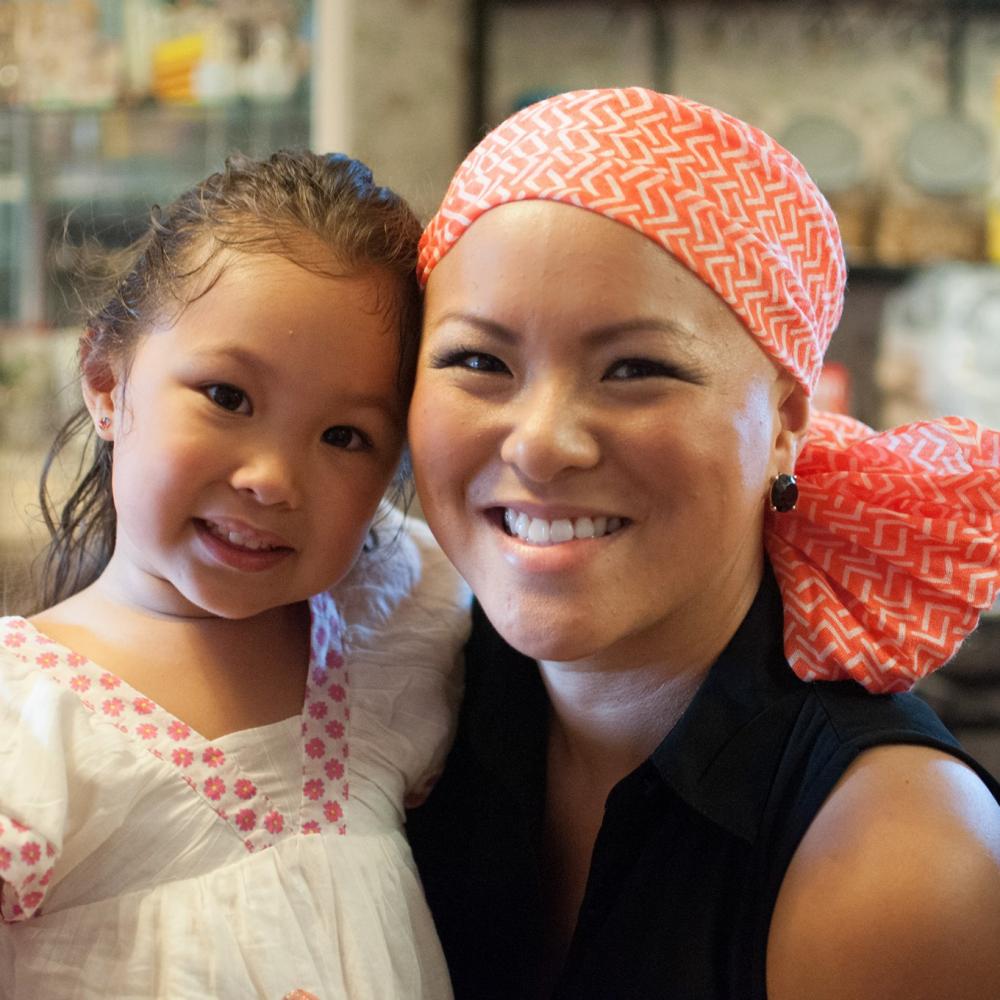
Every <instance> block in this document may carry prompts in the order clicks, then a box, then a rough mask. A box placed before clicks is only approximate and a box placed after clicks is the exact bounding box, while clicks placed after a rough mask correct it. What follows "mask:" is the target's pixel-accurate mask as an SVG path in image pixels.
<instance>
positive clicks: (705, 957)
mask: <svg viewBox="0 0 1000 1000" xmlns="http://www.w3.org/2000/svg"><path fill="white" fill-rule="evenodd" d="M781 619H782V609H781V597H780V594H779V592H778V588H777V585H776V583H775V581H774V578H773V576H772V575H771V573H770V572H768V573H767V574H766V575H765V580H764V582H763V584H762V586H761V589H760V591H759V593H758V595H757V597H756V600H755V602H754V604H753V606H752V608H751V609H750V611H749V613H748V614H747V617H746V619H745V620H744V622H743V624H742V625H741V626H740V628H739V630H738V631H737V633H736V635H735V636H734V637H733V639H732V640H731V641H730V643H729V645H728V647H727V648H726V649H725V651H724V652H723V653H722V655H721V656H720V657H719V659H718V661H717V662H716V663H715V664H714V665H713V666H712V668H711V670H710V671H709V673H708V675H707V677H706V679H705V681H704V683H703V684H702V686H701V688H700V689H699V691H698V693H697V694H696V696H695V698H694V699H693V701H692V703H691V705H690V706H689V707H688V709H687V711H686V712H685V714H684V715H683V716H682V717H681V719H680V720H679V722H678V723H677V724H676V725H675V726H674V727H673V729H672V730H671V731H670V732H669V733H668V734H667V736H666V738H665V739H664V740H663V742H662V743H661V744H660V746H659V747H658V748H657V750H656V751H655V752H654V753H653V755H652V756H651V757H650V758H649V759H648V760H647V761H645V762H644V763H643V764H642V765H641V766H640V767H639V768H637V769H636V770H635V771H634V772H633V773H632V774H630V775H628V776H627V777H626V778H624V779H623V780H622V781H621V782H619V783H618V785H616V786H615V788H614V789H613V790H612V792H611V794H610V796H609V797H608V801H607V805H606V809H605V814H604V821H603V825H602V827H601V829H600V832H599V834H598V837H597V842H596V844H595V848H594V854H593V859H592V864H591V869H590V874H589V878H588V882H587V888H586V893H585V896H584V899H583V903H582V905H581V908H580V913H579V917H578V922H577V926H576V931H575V934H574V937H573V941H572V944H571V946H570V951H569V955H568V958H567V961H566V963H565V966H564V969H563V972H562V975H561V977H560V979H559V982H558V984H557V986H556V988H555V992H554V994H553V996H554V997H556V998H560V1000H591V998H593V1000H633V998H634V1000H639V998H642V1000H647V998H648V1000H653V998H663V1000H667V998H669V1000H765V998H766V989H765V957H766V947H767V936H768V929H769V925H770V921H771V913H772V911H773V908H774V904H775V900H776V898H777V894H778V890H779V888H780V886H781V882H782V879H783V877H784V874H785V871H786V869H787V867H788V865H789V862H790V861H791V858H792V855H793V853H794V852H795V849H796V847H797V846H798V844H799V841H800V840H801V838H802V836H803V834H804V833H805V831H806V829H807V828H808V827H809V824H810V823H811V822H812V820H813V818H814V817H815V815H816V813H817V812H818V810H819V808H820V806H821V805H822V804H823V801H824V800H825V798H826V797H827V795H828V794H829V792H830V791H831V789H832V788H833V786H834V785H835V784H836V782H837V780H838V778H839V777H840V776H841V775H842V774H843V773H844V771H845V769H846V768H847V767H848V765H850V763H851V762H852V761H853V760H854V759H855V758H856V757H857V756H858V754H860V753H861V752H863V751H864V750H867V749H869V748H871V747H874V746H878V745H880V744H888V743H913V744H921V745H924V746H929V747H936V748H938V749H940V750H944V751H946V752H947V753H950V754H952V755H954V756H955V757H958V758H959V759H961V760H963V761H965V762H966V763H968V764H969V765H970V766H971V767H973V768H974V769H975V770H976V771H977V773H978V774H979V775H980V776H981V777H982V779H983V781H985V782H986V784H987V785H988V786H989V788H990V790H991V791H992V792H993V794H994V796H995V797H996V798H997V799H998V801H1000V785H998V784H997V782H996V781H995V780H994V779H993V778H992V777H991V776H990V775H989V774H988V773H987V772H986V771H985V770H984V769H983V768H982V767H981V766H980V765H979V764H978V763H977V762H975V761H974V760H972V759H971V758H970V757H969V756H968V755H967V754H966V753H965V752H964V751H962V750H961V749H960V748H959V746H958V744H957V743H956V741H955V739H954V737H953V736H952V735H951V734H950V733H949V732H948V730H947V729H946V728H945V727H944V725H943V724H942V723H941V721H940V720H939V719H938V718H937V717H936V716H935V715H934V713H933V712H932V711H931V709H930V708H929V707H928V706H927V705H926V704H925V703H924V702H923V701H921V700H920V699H919V698H918V697H916V696H915V695H883V696H873V695H870V694H868V693H867V692H866V691H864V690H863V689H862V688H861V687H860V686H858V685H855V684H853V683H851V682H840V683H812V684H807V683H803V682H802V681H800V680H799V679H798V678H797V677H796V676H795V674H793V673H792V671H791V669H790V668H789V667H788V664H787V663H786V661H785V658H784V655H783V653H782V645H781ZM546 714H547V700H546V694H545V690H544V688H543V686H542V682H541V679H540V676H539V673H538V669H537V666H536V664H535V662H534V661H533V660H529V659H527V658H526V657H524V656H521V655H520V654H518V653H517V652H515V651H514V650H513V649H511V648H510V647H509V646H508V645H507V644H506V643H505V642H504V641H503V640H502V639H501V638H500V637H499V636H498V635H497V633H496V632H495V631H494V630H493V628H492V627H491V626H490V624H489V622H488V621H487V620H486V617H485V616H484V615H483V613H482V611H481V610H480V609H479V608H478V607H477V608H476V613H475V623H474V628H473V633H472V637H471V639H470V641H469V644H468V647H467V651H466V695H465V701H464V704H463V709H462V713H461V717H460V721H459V729H458V735H457V738H456V742H455V745H454V748H453V749H452V752H451V754H450V756H449V758H448V761H447V766H446V768H445V772H444V775H443V777H442V778H441V780H440V781H439V783H438V784H437V786H436V787H435V789H434V791H433V793H432V794H431V796H430V798H429V800H428V801H427V803H426V804H425V805H424V806H422V807H421V808H419V809H416V810H414V811H413V812H411V813H410V815H409V820H408V832H409V837H410V841H411V843H412V845H413V850H414V854H415V856H416V860H417V865H418V868H419V870H420V875H421V878H422V879H423V882H424V887H425V889H426V892H427V898H428V901H429V903H430V906H431V910H432V911H433V914H434V918H435V921H436V924H437V927H438V932H439V934H440V936H441V941H442V944H443V946H444V950H445V954H446V956H447V959H448V964H449V968H450V970H451V974H452V979H453V984H454V988H455V994H456V997H457V998H458V1000H493V998H497V1000H499V998H501V997H502V998H504V1000H521V998H524V997H530V996H535V995H537V990H536V989H535V988H534V986H533V984H532V982H531V978H532V976H533V975H534V974H535V970H537V968H538V958H539V949H540V946H541V943H542V941H543V938H544V935H543V931H542V920H543V915H542V914H543V909H542V897H541V888H540V868H539V865H540V861H539V858H540V844H541V831H542V817H543V806H544V796H545V739H546Z"/></svg>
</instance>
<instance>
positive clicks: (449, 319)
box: [433, 311, 518, 344]
mask: <svg viewBox="0 0 1000 1000" xmlns="http://www.w3.org/2000/svg"><path fill="white" fill-rule="evenodd" d="M449 323H461V324H463V325H465V326H473V327H475V328H476V329H477V330H480V331H481V332H482V333H486V334H489V335H490V336H492V337H496V338H497V340H501V341H503V342H504V343H506V344H512V343H514V341H516V340H517V339H518V335H517V334H516V333H515V332H514V331H513V330H512V329H510V327H507V326H504V325H503V324H502V323H497V322H495V321H494V320H491V319H486V318H485V317H483V316H477V315H476V314H475V313H466V312H457V311H455V312H446V313H445V314H444V315H443V316H439V317H438V318H437V319H436V320H435V322H434V324H433V329H434V330H437V329H440V328H441V327H442V326H447V325H448V324H449Z"/></svg>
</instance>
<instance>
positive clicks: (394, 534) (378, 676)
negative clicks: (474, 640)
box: [333, 512, 472, 815]
mask: <svg viewBox="0 0 1000 1000" xmlns="http://www.w3.org/2000/svg"><path fill="white" fill-rule="evenodd" d="M378 534H379V545H378V546H377V547H376V548H375V549H374V550H373V551H372V552H370V553H367V554H366V555H365V556H364V557H363V558H362V560H361V561H360V562H359V565H358V566H357V567H356V568H355V570H354V571H353V572H352V573H351V575H350V576H349V577H348V579H347V580H345V581H344V583H343V584H342V585H341V586H340V587H338V588H337V589H335V590H334V592H333V593H334V597H335V599H336V601H337V603H338V606H339V607H340V609H341V612H342V614H343V616H344V620H345V652H346V656H347V665H348V669H349V671H350V680H349V687H350V692H351V695H350V697H351V713H352V714H351V744H352V749H351V755H352V761H353V763H354V765H357V766H359V767H364V768H367V769H368V770H369V773H371V774H372V777H373V780H375V781H377V782H378V783H379V784H380V785H381V786H382V787H383V788H385V790H386V793H387V794H388V796H389V798H390V799H391V800H392V801H393V803H394V806H395V808H396V809H397V810H398V811H399V813H400V815H401V814H402V807H403V803H404V801H405V802H406V804H407V805H408V806H409V805H410V804H411V803H414V802H415V801H419V799H420V798H422V797H423V796H425V795H426V794H427V793H428V792H429V790H430V787H431V785H432V783H433V780H434V779H435V777H436V776H437V774H438V773H440V770H441V768H442V766H443V763H444V758H445V756H446V754H447V752H448V749H449V748H450V746H451V741H452V738H453V736H454V727H455V720H456V717H457V711H458V703H459V700H460V698H461V694H462V686H463V683H462V671H461V652H462V647H463V645H464V643H465V640H466V639H467V638H468V635H469V630H470V624H471V619H470V608H471V602H472V596H471V592H470V591H469V588H468V586H467V585H466V584H465V582H464V581H463V580H462V578H461V577H460V576H459V575H458V573H457V572H456V571H455V570H454V568H453V567H452V566H451V564H450V563H449V562H448V560H447V559H446V558H445V556H444V554H443V553H442V552H441V550H440V549H439V548H438V546H437V543H436V542H435V541H434V539H433V537H432V535H431V533H430V530H429V529H428V527H427V525H426V524H425V523H424V522H423V521H420V520H418V519H416V518H414V517H409V518H407V519H406V520H405V521H404V520H403V519H402V518H401V516H400V515H399V514H398V513H396V512H391V513H389V514H388V515H387V516H386V517H385V519H384V520H382V521H381V522H380V524H379V527H378ZM359 755H360V758H361V759H359ZM387 785H388V787H386V786H387ZM353 793H354V786H353V785H352V795H353Z"/></svg>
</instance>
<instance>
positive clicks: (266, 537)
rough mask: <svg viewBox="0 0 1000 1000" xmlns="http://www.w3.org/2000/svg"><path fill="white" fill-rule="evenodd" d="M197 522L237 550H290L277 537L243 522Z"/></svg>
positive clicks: (207, 519)
mask: <svg viewBox="0 0 1000 1000" xmlns="http://www.w3.org/2000/svg"><path fill="white" fill-rule="evenodd" d="M198 520H199V521H200V522H201V523H202V524H204V525H205V527H206V528H207V530H208V531H210V532H211V533H212V534H213V535H215V536H216V537H217V538H221V539H222V540H223V541H227V542H229V543H230V544H231V545H235V546H236V547H237V548H244V549H250V550H254V551H256V550H261V549H288V548H291V546H290V545H289V544H288V543H287V542H286V541H285V539H284V538H281V537H280V536H279V535H275V534H273V533H272V532H269V531H262V530H260V529H258V528H255V527H254V526H253V525H250V524H247V523H245V522H244V521H239V520H235V519H233V518H199V519H198Z"/></svg>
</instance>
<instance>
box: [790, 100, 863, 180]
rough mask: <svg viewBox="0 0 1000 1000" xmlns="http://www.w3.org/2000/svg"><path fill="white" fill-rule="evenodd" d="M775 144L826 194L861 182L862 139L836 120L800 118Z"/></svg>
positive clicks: (821, 116) (814, 117)
mask: <svg viewBox="0 0 1000 1000" xmlns="http://www.w3.org/2000/svg"><path fill="white" fill-rule="evenodd" d="M778 141H779V142H780V143H781V145H782V146H784V147H785V149H787V150H788V151H789V152H790V153H791V154H792V155H794V156H795V157H797V158H798V159H799V160H800V161H801V162H802V165H803V166H804V167H805V168H806V170H808V171H809V176H810V177H812V179H813V180H814V181H815V182H816V184H817V186H818V187H819V189H820V190H821V191H823V192H824V193H825V194H836V193H838V192H840V191H846V190H848V189H850V188H852V187H855V186H856V185H857V184H859V183H860V182H861V181H862V180H863V179H864V173H865V166H864V155H863V151H862V147H861V139H860V137H859V136H858V134H857V133H856V132H855V131H854V130H853V129H852V128H850V127H849V126H847V125H845V124H844V123H843V122H841V121H839V120H838V119H836V118H832V117H830V116H828V115H802V116H801V117H799V118H795V119H793V120H792V121H791V122H790V123H789V125H788V126H787V127H786V128H785V130H784V131H783V132H782V133H781V135H780V136H779V137H778Z"/></svg>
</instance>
